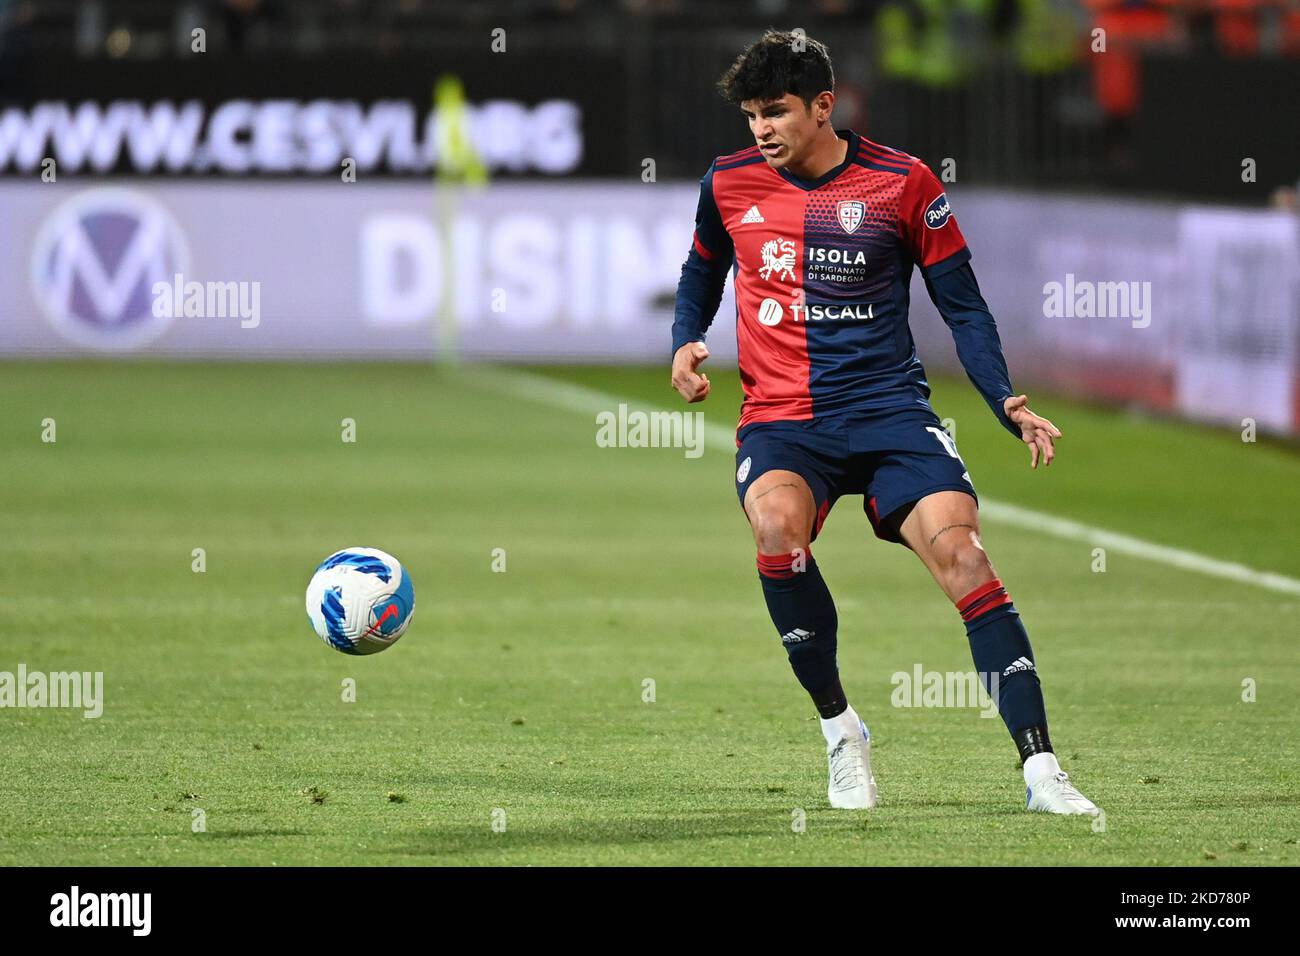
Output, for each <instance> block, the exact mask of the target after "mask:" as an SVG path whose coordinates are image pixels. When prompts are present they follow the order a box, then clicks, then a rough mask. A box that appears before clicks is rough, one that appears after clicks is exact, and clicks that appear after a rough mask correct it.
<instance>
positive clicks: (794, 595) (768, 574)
mask: <svg viewBox="0 0 1300 956" xmlns="http://www.w3.org/2000/svg"><path fill="white" fill-rule="evenodd" d="M758 578H759V580H760V581H761V582H762V583H763V597H764V598H766V599H767V611H768V613H769V614H770V615H771V616H772V623H773V624H775V625H776V633H777V634H779V635H780V636H781V643H782V644H783V645H784V646H785V651H786V654H787V655H788V656H789V658H790V667H791V668H792V669H793V670H794V675H795V677H797V678H798V679H799V683H800V684H802V685H803V688H804V690H806V691H808V693H809V695H810V696H811V697H812V699H813V704H815V705H816V707H817V712H818V713H819V714H821V716H822V717H823V718H825V719H827V720H829V719H830V718H832V717H838V716H839V715H840V714H842V713H844V711H845V710H846V709H847V708H848V706H849V703H848V700H847V699H846V698H845V696H844V689H843V688H842V687H841V686H840V673H839V666H838V664H837V662H836V655H835V649H836V631H837V629H838V627H839V618H838V616H837V615H836V613H835V602H834V601H832V600H831V592H830V589H829V588H827V587H826V582H825V581H824V580H823V579H822V573H821V571H820V570H819V569H818V567H817V562H816V561H814V560H813V556H812V554H811V552H810V553H807V554H802V553H798V552H796V553H795V554H760V555H759V556H758Z"/></svg>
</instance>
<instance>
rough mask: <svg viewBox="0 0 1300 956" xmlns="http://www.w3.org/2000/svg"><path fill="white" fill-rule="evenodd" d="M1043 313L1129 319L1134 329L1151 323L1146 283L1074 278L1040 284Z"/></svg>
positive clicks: (1069, 275)
mask: <svg viewBox="0 0 1300 956" xmlns="http://www.w3.org/2000/svg"><path fill="white" fill-rule="evenodd" d="M1043 315H1044V316H1046V317H1047V318H1049V319H1061V318H1065V319H1132V325H1133V328H1135V329H1145V328H1146V327H1147V326H1148V325H1150V324H1151V283H1150V282H1092V281H1090V280H1087V279H1083V280H1077V281H1076V280H1075V278H1074V273H1073V272H1067V273H1066V274H1065V281H1064V282H1048V283H1046V284H1045V285H1044V286H1043Z"/></svg>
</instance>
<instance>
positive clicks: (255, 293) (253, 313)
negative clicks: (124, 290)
mask: <svg viewBox="0 0 1300 956" xmlns="http://www.w3.org/2000/svg"><path fill="white" fill-rule="evenodd" d="M152 291H153V314H154V317H155V318H159V319H178V318H182V317H183V318H187V319H234V318H237V319H239V320H240V322H239V327H240V328H241V329H255V328H257V327H258V325H260V324H261V321H262V283H260V282H197V281H194V280H191V281H189V282H186V281H185V276H184V275H182V274H181V273H179V272H177V273H176V274H175V275H173V276H172V281H171V282H155V283H154V284H153V288H152Z"/></svg>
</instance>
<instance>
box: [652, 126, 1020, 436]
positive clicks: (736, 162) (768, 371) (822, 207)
mask: <svg viewBox="0 0 1300 956" xmlns="http://www.w3.org/2000/svg"><path fill="white" fill-rule="evenodd" d="M839 136H840V137H842V138H844V139H847V140H848V151H847V153H846V155H845V160H844V162H843V163H842V164H841V165H839V166H837V167H835V168H834V169H832V170H830V171H828V172H827V173H826V174H825V175H823V176H821V177H820V178H818V179H816V180H812V181H806V180H802V179H799V178H798V177H796V176H794V175H793V174H791V173H789V172H788V171H786V170H776V169H773V168H772V167H771V166H769V165H768V164H767V162H766V160H765V159H764V158H763V156H762V155H761V154H760V153H759V150H758V148H757V147H756V146H753V147H750V148H748V149H744V150H741V151H740V152H737V153H732V154H731V155H729V156H721V157H719V158H718V159H716V160H715V161H714V163H713V165H712V166H711V167H710V168H709V171H708V172H707V173H706V174H705V176H704V178H703V179H702V180H701V182H700V187H701V188H700V203H699V208H698V210H697V215H696V230H695V236H694V241H693V248H692V249H691V252H690V254H689V256H688V259H687V263H686V265H685V266H684V267H683V271H682V282H681V284H680V285H679V286H678V297H677V308H676V319H675V322H674V326H673V350H674V352H675V351H676V350H677V349H678V348H679V347H680V346H681V345H683V344H685V343H687V342H691V341H698V340H700V339H702V338H703V337H704V334H705V331H706V330H707V328H708V326H709V324H710V322H711V321H712V319H713V314H714V313H715V312H716V311H717V308H718V303H719V301H720V299H721V295H722V287H723V285H724V284H725V280H726V272H727V270H728V269H731V271H732V276H733V283H734V287H735V297H736V340H737V346H738V353H739V360H740V376H741V382H742V385H743V388H744V395H745V399H744V405H743V407H742V409H741V417H740V427H742V428H743V427H744V426H745V425H748V424H750V423H751V422H765V421H784V420H806V419H810V418H814V417H821V416H827V415H841V414H851V413H854V412H869V413H874V412H876V411H879V410H882V409H893V408H917V407H920V408H927V409H928V408H929V402H928V399H929V395H930V388H929V385H928V384H927V382H926V379H925V370H924V368H923V367H922V366H921V362H920V360H919V359H918V358H917V354H916V348H915V345H914V343H913V340H912V334H911V330H910V328H909V326H908V305H909V287H910V283H911V275H912V268H913V266H917V267H919V268H920V269H921V272H922V275H923V276H924V278H925V280H926V283H927V287H929V288H930V292H931V296H932V297H934V298H935V302H936V305H938V306H939V308H940V312H941V313H942V314H943V316H944V319H945V321H947V322H948V324H949V326H951V327H952V329H953V333H954V337H955V339H956V342H957V349H958V355H959V358H960V359H961V361H962V363H963V366H964V367H965V368H966V370H967V372H968V373H969V374H970V376H971V379H972V381H973V382H974V383H975V385H976V387H977V388H978V389H979V390H980V392H981V393H982V394H984V397H985V399H986V400H987V401H988V402H989V404H990V406H991V407H992V408H993V410H994V412H995V414H997V415H998V417H999V419H1000V420H1002V421H1003V424H1004V425H1006V426H1007V427H1009V428H1010V429H1012V430H1013V432H1014V433H1015V434H1017V435H1018V434H1019V429H1016V428H1015V426H1013V425H1011V423H1010V422H1008V421H1006V420H1005V415H1004V414H1003V413H1002V408H1001V404H1002V400H1003V399H1005V398H1006V397H1007V396H1008V395H1011V394H1012V391H1011V386H1010V382H1009V380H1008V376H1007V372H1006V365H1005V362H1004V361H1003V359H1002V352H1001V344H1000V342H999V341H998V338H997V331H996V326H995V325H994V323H993V317H992V315H990V314H989V312H988V309H987V306H985V305H984V302H983V299H982V298H981V297H980V295H979V291H978V287H977V286H975V284H974V276H973V274H972V273H971V272H970V267H969V265H968V262H969V259H970V251H969V250H968V249H967V247H966V241H965V239H964V238H963V237H962V234H961V230H960V229H959V228H958V226H957V221H956V219H955V218H954V217H953V213H952V208H951V206H950V205H949V203H948V197H947V194H946V192H945V190H944V187H943V185H942V184H941V183H940V182H939V180H938V179H937V178H936V177H935V175H934V173H933V172H931V170H930V168H929V167H928V166H926V165H925V163H923V162H921V161H920V160H919V159H917V158H916V157H914V156H909V155H907V154H906V153H901V152H899V151H897V150H894V149H889V148H887V147H884V146H878V145H877V144H875V143H872V142H870V141H869V140H867V139H865V138H863V137H861V136H859V135H858V134H857V133H854V132H852V131H847V130H845V131H840V133H839ZM958 273H960V276H959V277H958V276H957V274H958ZM950 274H953V275H954V278H952V279H943V278H942V277H945V276H948V275H950ZM936 289H940V292H939V293H937V292H936ZM972 291H973V295H972Z"/></svg>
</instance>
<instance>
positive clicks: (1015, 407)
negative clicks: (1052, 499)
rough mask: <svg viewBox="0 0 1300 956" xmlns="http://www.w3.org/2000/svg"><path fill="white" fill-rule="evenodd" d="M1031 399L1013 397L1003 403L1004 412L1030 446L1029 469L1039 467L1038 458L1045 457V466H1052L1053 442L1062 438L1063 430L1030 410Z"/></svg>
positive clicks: (1022, 439)
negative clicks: (1040, 455)
mask: <svg viewBox="0 0 1300 956" xmlns="http://www.w3.org/2000/svg"><path fill="white" fill-rule="evenodd" d="M1028 402H1029V397H1028V396H1026V395H1012V396H1011V397H1010V398H1008V399H1007V400H1006V401H1005V402H1003V403H1002V410H1003V411H1004V412H1006V413H1007V418H1009V419H1011V421H1012V423H1013V424H1015V425H1016V426H1017V427H1018V428H1019V429H1020V439H1021V441H1023V442H1024V443H1025V444H1026V445H1028V446H1029V467H1030V468H1037V467H1038V456H1039V454H1040V453H1041V454H1042V456H1043V464H1044V465H1050V464H1051V463H1052V459H1053V458H1055V457H1056V445H1055V444H1053V440H1054V439H1057V438H1060V437H1061V430H1060V429H1059V428H1057V427H1056V426H1055V425H1053V424H1052V423H1051V422H1049V421H1048V420H1047V419H1046V418H1043V417H1042V416H1041V415H1035V414H1034V413H1033V412H1032V411H1030V410H1029V405H1028Z"/></svg>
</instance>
